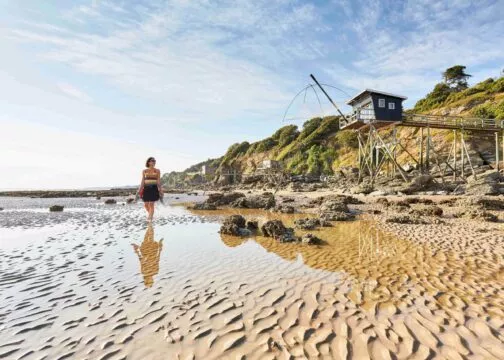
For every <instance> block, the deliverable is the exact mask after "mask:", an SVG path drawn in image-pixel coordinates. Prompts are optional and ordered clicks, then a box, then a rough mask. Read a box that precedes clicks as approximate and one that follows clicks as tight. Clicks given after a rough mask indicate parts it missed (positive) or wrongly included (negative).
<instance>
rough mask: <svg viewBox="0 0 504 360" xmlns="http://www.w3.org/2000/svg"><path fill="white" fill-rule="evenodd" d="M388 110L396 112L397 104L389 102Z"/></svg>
mask: <svg viewBox="0 0 504 360" xmlns="http://www.w3.org/2000/svg"><path fill="white" fill-rule="evenodd" d="M388 108H389V110H395V103H393V102H389V103H388Z"/></svg>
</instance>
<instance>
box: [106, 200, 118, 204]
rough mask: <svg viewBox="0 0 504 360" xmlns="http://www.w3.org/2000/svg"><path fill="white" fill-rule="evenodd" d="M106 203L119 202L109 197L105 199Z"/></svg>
mask: <svg viewBox="0 0 504 360" xmlns="http://www.w3.org/2000/svg"><path fill="white" fill-rule="evenodd" d="M105 204H117V201H116V199H107V200H105Z"/></svg>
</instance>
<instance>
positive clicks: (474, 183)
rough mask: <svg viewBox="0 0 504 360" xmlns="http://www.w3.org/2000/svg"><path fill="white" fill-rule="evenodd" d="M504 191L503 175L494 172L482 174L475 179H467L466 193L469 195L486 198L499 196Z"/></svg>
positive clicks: (471, 177) (470, 177)
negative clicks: (485, 196) (486, 196)
mask: <svg viewBox="0 0 504 360" xmlns="http://www.w3.org/2000/svg"><path fill="white" fill-rule="evenodd" d="M503 191H504V179H503V178H502V175H501V174H500V173H498V172H495V171H494V170H490V171H487V172H485V173H483V174H480V175H478V176H477V178H476V179H475V178H474V176H469V177H468V178H467V186H466V191H465V193H466V194H467V195H475V196H484V195H499V194H501V193H502V192H503Z"/></svg>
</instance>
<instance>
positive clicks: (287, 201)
mask: <svg viewBox="0 0 504 360" xmlns="http://www.w3.org/2000/svg"><path fill="white" fill-rule="evenodd" d="M294 201H295V200H294V199H293V198H290V197H286V198H283V199H282V202H283V203H291V202H294Z"/></svg>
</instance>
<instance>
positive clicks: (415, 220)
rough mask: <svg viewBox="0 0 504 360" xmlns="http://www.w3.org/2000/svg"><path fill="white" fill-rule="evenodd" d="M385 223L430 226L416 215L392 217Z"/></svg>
mask: <svg viewBox="0 0 504 360" xmlns="http://www.w3.org/2000/svg"><path fill="white" fill-rule="evenodd" d="M385 222H387V223H396V224H416V225H425V224H428V222H427V221H425V220H424V219H422V218H420V217H418V216H416V215H398V216H390V217H388V218H387V219H386V220H385Z"/></svg>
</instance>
